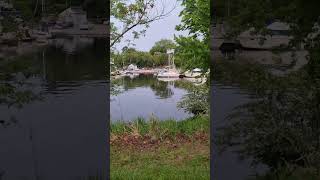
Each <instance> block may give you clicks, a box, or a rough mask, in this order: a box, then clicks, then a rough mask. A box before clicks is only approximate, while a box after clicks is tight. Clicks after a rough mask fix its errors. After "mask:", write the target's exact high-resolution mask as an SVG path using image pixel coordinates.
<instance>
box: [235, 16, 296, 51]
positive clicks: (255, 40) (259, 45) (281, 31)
mask: <svg viewBox="0 0 320 180" xmlns="http://www.w3.org/2000/svg"><path fill="white" fill-rule="evenodd" d="M267 29H268V30H269V31H270V32H271V35H266V36H261V35H253V34H252V33H253V31H254V29H253V28H251V29H249V30H247V31H245V32H243V33H241V34H240V35H239V37H238V39H239V41H240V43H241V45H242V46H243V47H245V48H255V49H272V48H275V47H280V46H283V47H285V46H288V45H289V42H290V39H291V37H290V36H289V31H290V27H289V25H288V24H286V23H283V22H277V21H276V22H274V23H271V24H270V25H268V26H267Z"/></svg>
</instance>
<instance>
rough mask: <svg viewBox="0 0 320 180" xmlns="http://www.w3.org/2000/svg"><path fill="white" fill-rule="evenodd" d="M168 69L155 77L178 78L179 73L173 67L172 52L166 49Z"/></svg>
mask: <svg viewBox="0 0 320 180" xmlns="http://www.w3.org/2000/svg"><path fill="white" fill-rule="evenodd" d="M167 54H168V65H169V66H168V69H165V70H163V71H160V72H159V73H158V75H157V77H158V78H179V75H180V74H179V72H178V71H177V70H176V68H175V65H174V56H173V55H174V50H173V49H168V50H167Z"/></svg>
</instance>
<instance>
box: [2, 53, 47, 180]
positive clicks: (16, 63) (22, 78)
mask: <svg viewBox="0 0 320 180" xmlns="http://www.w3.org/2000/svg"><path fill="white" fill-rule="evenodd" d="M33 63H34V62H33V61H29V59H25V57H19V58H17V59H14V60H10V61H9V62H7V63H3V64H1V65H0V72H1V74H0V105H6V106H7V108H8V112H9V110H10V108H16V109H21V108H23V106H24V105H25V104H28V103H31V102H33V101H36V100H41V95H40V94H38V93H35V92H34V91H33V90H32V89H33V87H34V84H33V83H31V82H30V81H29V80H30V79H31V77H32V76H33V75H35V74H38V72H39V69H38V68H37V67H38V66H36V65H33ZM18 124H19V122H18V120H17V119H16V118H15V116H13V115H11V116H10V117H9V118H8V119H0V128H8V127H14V126H17V125H18ZM29 124H30V126H29V127H28V128H29V138H30V141H31V144H32V150H31V151H32V154H33V156H34V157H33V163H34V170H35V176H38V173H37V161H36V158H35V148H34V143H33V141H32V140H33V132H32V121H29ZM0 130H1V129H0ZM5 174H6V171H5V170H1V169H0V179H1V177H3V176H4V175H5Z"/></svg>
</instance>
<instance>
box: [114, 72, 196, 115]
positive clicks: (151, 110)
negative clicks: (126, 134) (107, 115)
mask: <svg viewBox="0 0 320 180" xmlns="http://www.w3.org/2000/svg"><path fill="white" fill-rule="evenodd" d="M112 83H113V84H115V85H117V86H119V87H120V88H121V89H122V91H121V92H120V94H117V95H114V96H111V100H112V101H111V120H125V121H132V120H134V119H136V118H137V117H143V118H146V119H148V118H149V117H150V116H151V115H152V114H153V115H155V116H156V117H158V118H160V119H169V118H174V119H177V120H180V119H184V118H187V117H189V116H191V115H190V114H188V113H186V112H184V111H183V110H181V109H178V108H177V103H178V102H179V101H180V100H181V98H182V97H183V96H184V95H185V94H186V93H187V90H186V89H185V88H184V87H183V85H181V84H183V83H185V84H186V83H188V82H184V81H175V82H163V81H159V80H157V78H156V77H154V76H152V75H140V76H138V77H136V78H133V79H132V78H130V77H123V78H120V79H117V80H113V81H112ZM188 84H191V83H188Z"/></svg>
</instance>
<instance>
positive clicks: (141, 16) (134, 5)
mask: <svg viewBox="0 0 320 180" xmlns="http://www.w3.org/2000/svg"><path fill="white" fill-rule="evenodd" d="M159 2H160V3H159ZM160 6H161V7H160ZM175 6H176V5H174V6H173V7H169V8H168V7H167V6H166V2H164V1H156V0H134V1H131V2H130V1H126V0H111V8H110V10H111V21H112V22H111V34H110V39H111V41H110V46H111V47H113V46H114V45H115V44H116V43H118V42H120V41H121V39H122V38H123V36H124V35H125V34H127V33H128V32H132V34H133V35H134V38H139V36H140V35H143V34H144V33H145V32H146V29H147V28H148V27H149V25H150V23H152V22H154V21H157V20H160V19H162V18H164V17H166V16H168V15H169V14H170V13H171V12H172V11H173V10H174V8H175ZM138 26H140V27H144V28H143V29H142V30H139V31H135V30H134V29H135V28H136V27H138Z"/></svg>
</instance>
